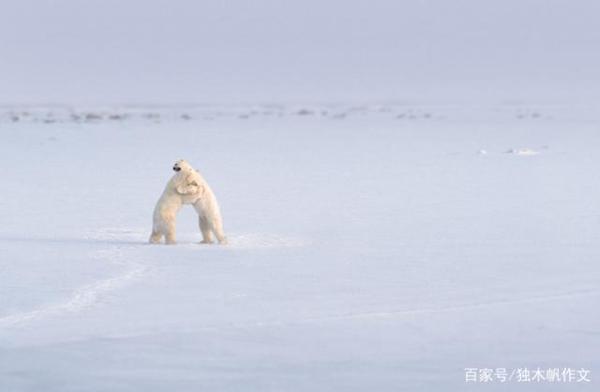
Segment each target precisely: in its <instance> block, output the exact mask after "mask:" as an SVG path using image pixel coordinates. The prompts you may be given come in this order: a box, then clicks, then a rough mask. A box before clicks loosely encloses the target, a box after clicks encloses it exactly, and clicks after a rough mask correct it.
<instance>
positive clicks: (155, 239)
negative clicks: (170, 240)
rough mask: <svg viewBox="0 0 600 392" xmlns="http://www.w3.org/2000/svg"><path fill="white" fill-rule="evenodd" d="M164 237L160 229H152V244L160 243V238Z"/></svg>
mask: <svg viewBox="0 0 600 392" xmlns="http://www.w3.org/2000/svg"><path fill="white" fill-rule="evenodd" d="M161 238H162V234H161V233H159V232H158V231H155V230H152V234H151V235H150V240H149V241H150V243H151V244H158V243H160V240H161Z"/></svg>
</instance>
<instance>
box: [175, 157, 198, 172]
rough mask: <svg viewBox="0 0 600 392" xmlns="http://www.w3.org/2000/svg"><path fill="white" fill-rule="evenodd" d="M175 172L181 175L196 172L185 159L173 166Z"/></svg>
mask: <svg viewBox="0 0 600 392" xmlns="http://www.w3.org/2000/svg"><path fill="white" fill-rule="evenodd" d="M173 171H176V172H181V173H191V172H193V171H194V168H193V167H192V166H191V165H190V164H189V163H187V161H186V160H185V159H180V160H178V161H177V162H175V163H174V164H173Z"/></svg>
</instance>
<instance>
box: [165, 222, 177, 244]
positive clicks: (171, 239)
mask: <svg viewBox="0 0 600 392" xmlns="http://www.w3.org/2000/svg"><path fill="white" fill-rule="evenodd" d="M165 239H166V240H165V242H166V244H167V245H173V244H175V243H177V241H175V222H169V223H168V224H167V232H166V233H165Z"/></svg>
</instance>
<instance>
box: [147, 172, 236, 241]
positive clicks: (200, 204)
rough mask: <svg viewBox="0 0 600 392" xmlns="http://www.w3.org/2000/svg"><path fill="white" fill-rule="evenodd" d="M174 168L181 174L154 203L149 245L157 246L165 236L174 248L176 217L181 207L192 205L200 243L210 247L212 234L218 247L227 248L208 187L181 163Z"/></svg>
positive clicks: (218, 210) (215, 203)
mask: <svg viewBox="0 0 600 392" xmlns="http://www.w3.org/2000/svg"><path fill="white" fill-rule="evenodd" d="M173 167H174V168H179V169H180V171H178V172H176V173H175V175H173V177H172V178H171V180H170V181H169V182H168V183H167V186H166V187H165V190H164V191H163V194H162V195H161V197H160V199H159V200H158V202H157V203H156V207H155V208H154V216H153V225H152V235H151V236H150V242H151V243H159V242H160V240H161V238H162V237H163V236H164V237H165V240H166V243H167V244H174V243H175V226H176V224H175V223H176V216H177V213H178V212H179V210H180V209H181V206H182V205H183V204H193V206H194V209H195V210H196V212H197V213H198V221H199V226H200V231H201V233H202V243H211V242H212V233H214V234H215V236H216V237H217V240H218V241H219V243H220V244H226V243H227V239H226V238H225V234H224V233H223V220H222V218H221V211H220V209H219V204H218V203H217V199H216V197H215V195H214V193H213V191H212V190H211V188H210V187H209V186H208V183H207V182H206V181H205V180H204V178H202V176H201V175H200V173H198V172H197V171H196V170H194V168H193V167H192V166H191V165H190V164H189V163H187V162H186V161H184V160H179V161H177V162H176V163H175V165H174V166H173Z"/></svg>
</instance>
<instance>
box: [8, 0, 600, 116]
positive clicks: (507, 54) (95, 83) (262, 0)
mask: <svg viewBox="0 0 600 392" xmlns="http://www.w3.org/2000/svg"><path fill="white" fill-rule="evenodd" d="M599 18H600V1H597V0H379V1H378V0H368V1H358V0H331V1H327V0H302V1H295V0H288V1H284V0H279V1H275V0H229V1H227V0H218V1H217V0H214V1H213V0H164V1H163V0H129V1H128V0H120V1H117V0H12V1H9V0H6V1H3V2H2V3H1V5H0V50H1V53H2V58H1V61H0V82H1V85H0V103H86V104H88V103H184V102H186V103H194V102H196V103H202V102H277V101H282V100H283V101H304V102H306V101H313V102H325V101H367V100H380V101H383V100H399V101H413V100H414V101H436V102H437V101H440V102H446V101H448V102H450V101H460V100H470V99H472V100H478V99H491V100H498V101H503V100H531V101H536V100H537V101H545V100H549V101H553V100H567V101H568V100H582V99H595V100H598V99H600V76H599V72H600V55H599V53H598V51H599V49H600V23H598V20H599Z"/></svg>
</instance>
